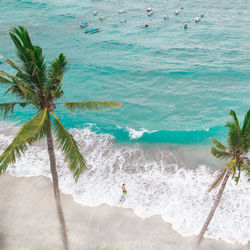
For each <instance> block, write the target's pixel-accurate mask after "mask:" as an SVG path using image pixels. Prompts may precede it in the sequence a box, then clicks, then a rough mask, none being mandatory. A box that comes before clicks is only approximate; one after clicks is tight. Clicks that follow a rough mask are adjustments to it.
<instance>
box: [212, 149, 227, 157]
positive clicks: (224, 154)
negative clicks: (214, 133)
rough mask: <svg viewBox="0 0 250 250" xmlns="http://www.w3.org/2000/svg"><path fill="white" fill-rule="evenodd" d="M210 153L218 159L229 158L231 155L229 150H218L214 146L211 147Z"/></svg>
mask: <svg viewBox="0 0 250 250" xmlns="http://www.w3.org/2000/svg"><path fill="white" fill-rule="evenodd" d="M211 154H212V155H214V156H215V157H216V158H219V159H229V158H230V157H231V154H230V153H229V152H227V151H224V150H219V149H217V148H215V147H212V148H211Z"/></svg>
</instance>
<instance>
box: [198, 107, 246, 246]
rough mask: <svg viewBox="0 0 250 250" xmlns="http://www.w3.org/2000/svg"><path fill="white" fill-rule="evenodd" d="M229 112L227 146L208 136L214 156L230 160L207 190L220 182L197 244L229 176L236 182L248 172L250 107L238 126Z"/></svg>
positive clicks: (233, 115)
mask: <svg viewBox="0 0 250 250" xmlns="http://www.w3.org/2000/svg"><path fill="white" fill-rule="evenodd" d="M229 114H230V115H231V116H232V118H233V121H232V122H228V123H227V124H226V127H227V128H228V146H225V145H224V144H222V143H221V142H219V141H217V140H215V139H213V138H210V139H211V141H212V143H213V144H214V146H213V147H212V148H211V153H212V154H213V155H214V156H215V157H216V158H220V159H226V160H230V161H229V162H228V163H226V164H225V167H224V168H223V169H222V171H221V172H220V174H219V175H218V176H217V178H216V180H215V181H214V182H213V184H212V185H211V186H210V188H209V190H208V192H210V191H211V190H212V189H214V188H215V187H217V186H218V185H220V183H221V182H222V183H221V186H220V189H219V192H218V194H217V196H216V198H215V200H214V204H213V206H212V208H211V210H210V212H209V214H208V217H207V219H206V221H205V223H204V225H203V227H202V229H201V231H200V234H199V236H198V244H199V243H200V241H201V240H202V238H203V235H204V233H205V231H206V230H207V227H208V225H209V223H210V222H211V220H212V218H213V216H214V213H215V210H216V208H217V206H218V204H219V202H220V199H221V197H222V194H223V192H224V189H225V187H226V184H227V181H228V178H229V176H230V175H232V178H233V179H234V180H235V182H236V184H237V183H238V182H239V179H240V176H241V172H242V171H246V172H249V173H250V168H249V166H250V160H249V159H248V158H247V157H246V155H247V153H248V151H249V148H250V109H249V110H248V112H247V113H246V115H245V119H244V121H243V124H242V127H240V124H239V121H238V118H237V116H236V114H235V112H234V111H233V110H231V111H230V113H229Z"/></svg>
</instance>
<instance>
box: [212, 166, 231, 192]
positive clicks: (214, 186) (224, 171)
mask: <svg viewBox="0 0 250 250" xmlns="http://www.w3.org/2000/svg"><path fill="white" fill-rule="evenodd" d="M226 171H227V169H226V168H223V169H222V171H220V173H219V174H218V175H217V177H216V179H215V180H214V182H213V183H212V184H211V185H210V187H209V189H208V192H211V190H213V189H214V188H216V187H217V186H218V185H219V184H220V183H221V181H222V180H223V178H224V176H225V174H226Z"/></svg>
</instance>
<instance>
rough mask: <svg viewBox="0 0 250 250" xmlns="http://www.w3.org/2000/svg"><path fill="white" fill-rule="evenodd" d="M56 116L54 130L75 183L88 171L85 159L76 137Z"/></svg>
mask: <svg viewBox="0 0 250 250" xmlns="http://www.w3.org/2000/svg"><path fill="white" fill-rule="evenodd" d="M52 114H53V115H54V116H55V118H56V119H55V120H54V122H53V129H54V131H55V134H56V142H57V144H58V146H59V148H60V149H61V150H62V153H63V155H64V157H65V160H66V161H67V162H68V167H69V170H70V171H71V173H72V175H73V177H74V179H75V181H77V180H78V178H79V176H80V175H81V174H82V173H83V172H84V170H86V169H87V167H86V163H85V159H84V158H83V156H82V154H81V153H80V150H79V145H78V144H77V142H76V141H75V139H74V137H73V136H72V135H71V134H70V133H69V132H68V131H67V130H66V129H65V128H64V126H63V125H62V123H61V122H60V121H59V119H58V118H57V116H56V115H55V114H54V113H53V112H52Z"/></svg>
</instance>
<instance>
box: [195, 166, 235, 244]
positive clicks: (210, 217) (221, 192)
mask: <svg viewBox="0 0 250 250" xmlns="http://www.w3.org/2000/svg"><path fill="white" fill-rule="evenodd" d="M229 176H230V170H227V172H226V174H225V177H224V179H223V182H222V184H221V187H220V190H219V192H218V194H217V196H216V199H215V201H214V205H213V206H212V208H211V210H210V213H209V214H208V217H207V219H206V221H205V223H204V225H203V227H202V229H201V231H200V234H199V238H198V242H197V245H199V243H200V242H201V240H202V238H203V235H204V233H205V232H206V230H207V227H208V225H209V223H210V221H211V220H212V218H213V216H214V213H215V210H216V208H217V207H218V205H219V202H220V199H221V196H222V194H223V192H224V189H225V187H226V184H227V181H228V178H229Z"/></svg>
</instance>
